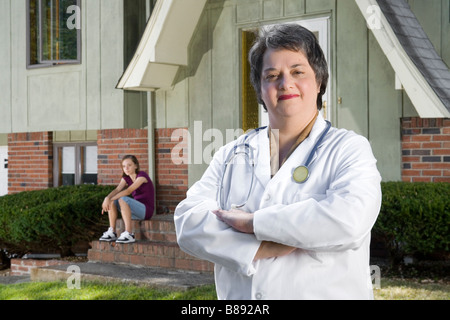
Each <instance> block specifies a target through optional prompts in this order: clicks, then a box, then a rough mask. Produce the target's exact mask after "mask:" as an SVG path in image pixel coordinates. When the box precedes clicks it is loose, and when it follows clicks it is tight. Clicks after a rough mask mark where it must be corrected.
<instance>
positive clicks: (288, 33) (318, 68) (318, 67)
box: [249, 24, 329, 110]
mask: <svg viewBox="0 0 450 320" xmlns="http://www.w3.org/2000/svg"><path fill="white" fill-rule="evenodd" d="M267 49H274V50H281V49H286V50H291V51H300V52H302V53H303V54H304V55H305V56H306V57H307V59H308V62H309V64H310V65H311V68H312V69H313V70H314V73H315V75H316V82H317V83H318V84H320V92H319V94H318V96H317V109H318V110H321V109H322V96H323V95H324V94H325V91H326V89H327V84H328V78H329V73H328V64H327V61H326V59H325V55H324V53H323V51H322V48H321V47H320V45H319V43H318V41H317V39H316V36H315V35H314V34H313V33H312V32H311V31H309V30H308V29H306V28H304V27H302V26H300V25H298V24H283V25H275V26H273V27H270V28H267V27H263V28H262V29H261V30H260V35H259V37H258V38H257V40H256V41H255V44H254V45H253V47H252V48H251V50H250V53H249V62H250V67H251V69H250V80H251V82H252V85H253V87H254V88H255V91H256V96H257V98H258V102H259V103H260V104H262V105H263V106H264V109H266V110H267V107H266V105H265V104H264V101H262V98H261V75H262V68H263V58H264V54H265V52H266V50H267Z"/></svg>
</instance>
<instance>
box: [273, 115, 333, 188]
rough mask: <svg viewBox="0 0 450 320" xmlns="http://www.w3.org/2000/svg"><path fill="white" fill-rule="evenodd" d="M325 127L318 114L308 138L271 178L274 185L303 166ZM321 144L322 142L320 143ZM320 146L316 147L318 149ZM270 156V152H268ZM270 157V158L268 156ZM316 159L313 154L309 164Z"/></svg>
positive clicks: (322, 119) (324, 122)
mask: <svg viewBox="0 0 450 320" xmlns="http://www.w3.org/2000/svg"><path fill="white" fill-rule="evenodd" d="M325 127H326V121H325V119H324V118H323V116H322V114H320V113H319V115H318V117H317V119H316V122H315V124H314V127H313V128H312V130H311V133H310V134H309V136H308V138H306V139H305V140H304V141H303V142H302V143H301V144H300V145H299V146H298V147H297V149H295V150H294V152H293V153H292V154H291V155H290V157H289V158H288V159H287V160H286V161H285V162H284V164H283V165H282V166H281V168H280V169H279V170H278V172H277V174H275V176H273V178H272V181H273V182H274V183H276V182H277V181H278V180H279V179H286V176H290V177H292V174H293V170H295V168H297V167H298V166H301V165H304V164H305V163H306V160H307V158H308V156H309V154H310V153H311V150H312V149H313V148H314V146H315V144H316V143H317V140H319V138H320V136H321V135H322V133H323V131H324V130H325ZM322 144H323V142H322ZM320 147H321V146H318V149H320ZM269 154H270V151H269ZM269 157H270V156H269ZM316 158H317V154H314V156H313V158H312V161H311V164H312V163H314V161H315V159H316ZM269 170H270V161H269Z"/></svg>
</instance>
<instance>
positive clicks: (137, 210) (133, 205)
mask: <svg viewBox="0 0 450 320" xmlns="http://www.w3.org/2000/svg"><path fill="white" fill-rule="evenodd" d="M120 199H121V200H123V201H125V202H126V203H127V204H128V206H129V207H130V209H131V219H133V220H145V204H143V203H142V202H139V201H137V200H135V199H133V198H130V197H122V198H120ZM114 203H115V205H116V207H117V210H119V211H120V204H119V200H115V201H114Z"/></svg>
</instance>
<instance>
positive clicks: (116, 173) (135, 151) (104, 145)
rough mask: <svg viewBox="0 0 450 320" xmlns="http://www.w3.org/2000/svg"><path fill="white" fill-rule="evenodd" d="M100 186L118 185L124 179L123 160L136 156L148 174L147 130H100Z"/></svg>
mask: <svg viewBox="0 0 450 320" xmlns="http://www.w3.org/2000/svg"><path fill="white" fill-rule="evenodd" d="M97 147H98V175H97V177H98V178H97V181H98V184H103V185H117V184H119V182H120V178H121V177H122V167H121V166H122V163H121V161H122V158H123V157H124V156H125V155H128V154H131V155H134V156H136V158H137V159H138V161H139V165H140V167H141V170H143V171H146V172H148V168H149V167H148V131H147V129H114V130H100V131H98V134H97Z"/></svg>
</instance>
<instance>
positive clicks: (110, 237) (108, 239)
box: [99, 227, 117, 242]
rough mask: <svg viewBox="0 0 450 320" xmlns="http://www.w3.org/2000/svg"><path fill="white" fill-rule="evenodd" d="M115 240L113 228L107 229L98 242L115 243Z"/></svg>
mask: <svg viewBox="0 0 450 320" xmlns="http://www.w3.org/2000/svg"><path fill="white" fill-rule="evenodd" d="M116 239H117V235H116V233H115V232H114V230H113V228H111V227H109V229H108V231H106V232H105V233H103V235H102V236H101V237H100V239H99V240H100V241H106V242H111V241H116Z"/></svg>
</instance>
